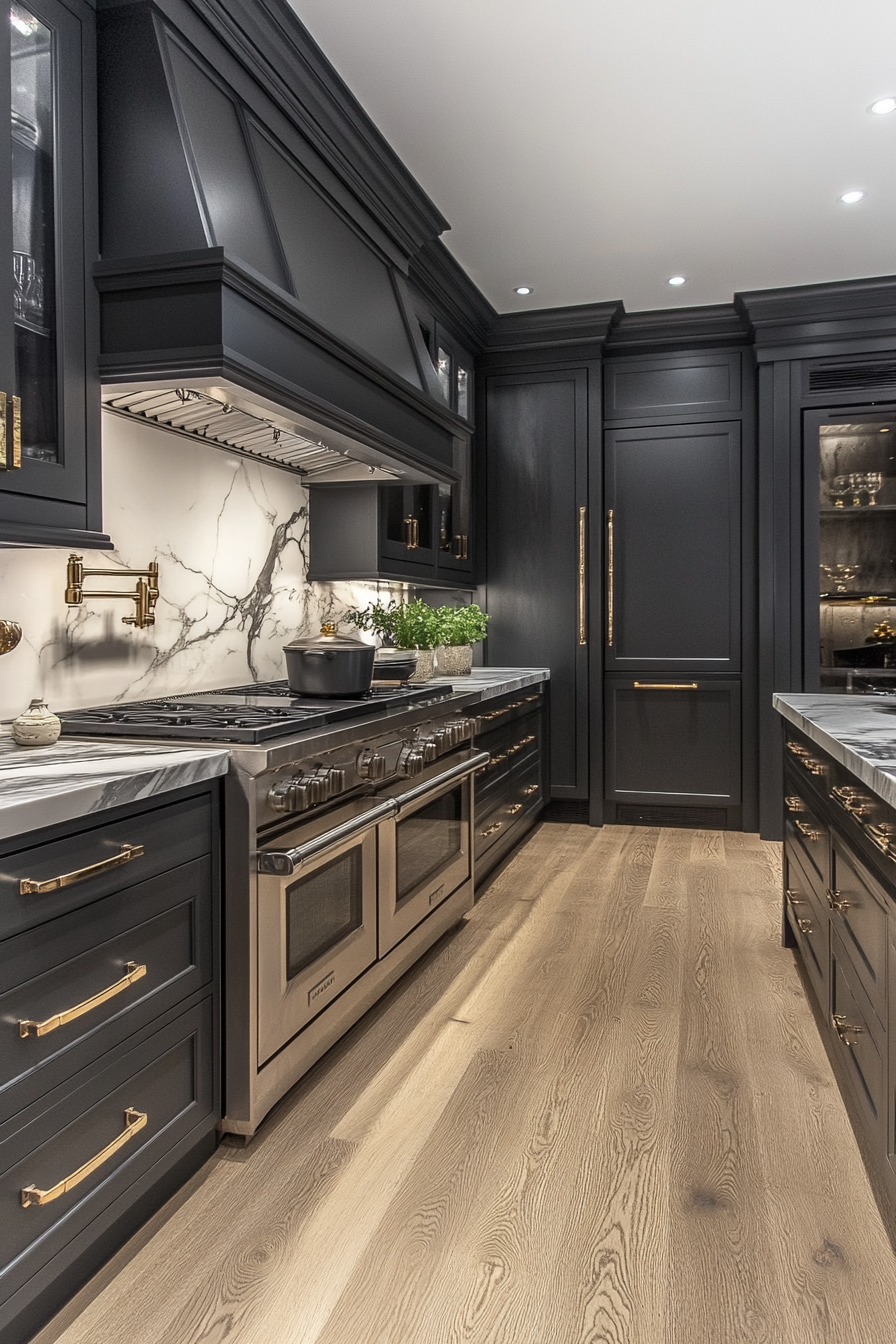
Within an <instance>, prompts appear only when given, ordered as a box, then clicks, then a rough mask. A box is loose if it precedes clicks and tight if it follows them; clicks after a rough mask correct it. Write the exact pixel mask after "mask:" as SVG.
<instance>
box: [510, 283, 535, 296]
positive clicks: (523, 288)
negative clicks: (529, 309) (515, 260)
mask: <svg viewBox="0 0 896 1344" xmlns="http://www.w3.org/2000/svg"><path fill="white" fill-rule="evenodd" d="M513 292H514V294H532V293H533V292H534V291H533V289H532V286H531V285H517V287H516V289H515V290H514V291H513Z"/></svg>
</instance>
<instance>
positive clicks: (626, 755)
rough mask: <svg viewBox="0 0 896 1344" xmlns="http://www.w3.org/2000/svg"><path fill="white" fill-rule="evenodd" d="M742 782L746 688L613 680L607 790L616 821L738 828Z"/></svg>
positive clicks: (698, 681) (700, 681)
mask: <svg viewBox="0 0 896 1344" xmlns="http://www.w3.org/2000/svg"><path fill="white" fill-rule="evenodd" d="M740 781H741V772H740V682H739V681H736V680H733V679H727V680H722V679H718V680H711V679H709V678H698V677H687V678H671V677H668V676H666V677H652V676H645V677H643V678H641V679H637V678H636V679H633V680H632V679H629V678H623V677H608V678H607V681H606V780H605V788H606V798H607V800H608V801H609V802H612V803H614V804H615V820H616V821H618V822H633V823H636V824H646V825H663V824H666V825H681V824H682V823H683V822H684V823H686V824H691V825H703V826H712V827H720V828H725V827H729V828H735V829H736V828H737V827H738V825H739V820H740V817H739V807H740V802H741V782H740ZM684 809H687V810H686V811H685V810H684Z"/></svg>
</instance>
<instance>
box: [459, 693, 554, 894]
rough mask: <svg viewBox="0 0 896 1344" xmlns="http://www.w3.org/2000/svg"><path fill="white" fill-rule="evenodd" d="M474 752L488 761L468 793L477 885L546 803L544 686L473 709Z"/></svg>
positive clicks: (478, 773)
mask: <svg viewBox="0 0 896 1344" xmlns="http://www.w3.org/2000/svg"><path fill="white" fill-rule="evenodd" d="M477 711H478V712H477V714H476V746H477V748H479V749H481V750H483V751H488V752H489V753H490V754H491V760H490V761H489V762H488V764H487V765H484V766H482V767H481V768H480V769H479V770H478V771H477V772H476V777H475V780H474V787H473V816H474V823H475V824H474V828H473V856H474V862H475V881H476V883H477V884H478V883H479V882H481V881H482V879H483V878H484V877H486V876H487V875H488V874H489V873H490V872H491V871H492V869H493V868H495V867H496V866H497V865H498V864H499V863H500V862H501V860H502V859H503V858H504V857H505V855H507V854H508V853H509V852H510V850H511V849H513V848H514V846H516V845H517V844H519V842H520V840H521V839H522V837H523V836H524V835H525V833H526V831H528V830H529V829H530V828H531V827H532V826H534V824H535V822H536V821H537V820H538V818H539V816H540V815H541V813H542V811H543V810H544V806H545V803H546V801H547V695H546V693H545V685H544V684H542V685H539V686H531V687H527V688H526V689H525V690H522V691H517V692H515V693H513V694H510V695H503V696H500V697H498V698H496V699H494V700H486V701H484V702H483V704H482V705H481V706H479V707H477Z"/></svg>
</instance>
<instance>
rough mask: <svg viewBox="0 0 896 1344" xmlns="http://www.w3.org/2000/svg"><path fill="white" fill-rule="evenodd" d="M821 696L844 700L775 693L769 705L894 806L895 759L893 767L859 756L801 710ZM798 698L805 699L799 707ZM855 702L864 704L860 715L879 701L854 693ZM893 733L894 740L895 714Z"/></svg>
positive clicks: (878, 795) (895, 794)
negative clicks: (855, 695)
mask: <svg viewBox="0 0 896 1344" xmlns="http://www.w3.org/2000/svg"><path fill="white" fill-rule="evenodd" d="M821 698H824V699H825V700H838V701H839V700H842V699H843V697H841V696H825V697H821V696H819V695H806V694H801V695H798V694H796V693H794V694H793V695H783V694H775V695H774V696H773V698H772V704H773V706H774V708H775V709H776V710H777V711H778V713H779V714H780V715H781V717H782V718H783V719H786V720H787V722H788V723H791V724H792V725H793V726H794V728H798V729H799V730H800V732H801V733H803V734H804V736H806V737H808V738H809V740H810V741H811V742H814V743H815V745H816V746H818V747H821V749H822V750H823V751H826V752H827V754H828V755H829V756H831V757H832V758H833V759H834V760H835V761H837V762H839V764H840V765H842V766H844V767H845V768H846V769H847V770H850V771H852V773H853V774H854V775H855V776H856V777H857V778H858V779H860V780H861V781H862V783H863V784H866V785H867V786H868V788H869V789H871V790H872V791H873V792H874V793H875V794H876V795H877V797H878V798H880V799H882V800H883V801H884V802H885V803H889V804H890V806H891V807H896V762H893V764H892V766H885V765H883V764H881V763H879V762H876V761H875V760H874V759H873V757H869V756H865V755H862V753H861V752H859V751H857V750H855V748H853V747H850V746H849V745H848V744H847V743H846V742H844V741H842V740H841V739H840V738H839V737H836V736H834V735H833V734H832V733H831V732H828V731H826V730H825V729H824V728H822V727H820V726H819V724H817V723H815V722H814V721H813V719H812V718H811V717H809V715H808V714H807V713H805V712H804V710H810V707H811V706H813V705H817V703H818V700H819V699H821ZM799 701H804V702H806V703H804V705H803V707H802V708H801V707H800V705H799V703H795V702H799ZM856 702H859V703H860V704H863V705H864V706H866V708H864V709H859V711H858V712H859V714H860V715H870V713H871V712H872V710H873V707H874V706H875V705H876V704H878V702H877V701H875V700H872V699H871V697H868V698H866V697H859V696H857V697H855V699H854V700H853V702H852V704H853V705H855V704H856ZM856 707H857V706H856ZM893 734H894V742H896V715H894V717H893Z"/></svg>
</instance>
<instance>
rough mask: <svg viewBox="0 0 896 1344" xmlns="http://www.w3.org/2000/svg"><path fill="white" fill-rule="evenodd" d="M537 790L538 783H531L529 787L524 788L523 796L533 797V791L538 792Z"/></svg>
mask: <svg viewBox="0 0 896 1344" xmlns="http://www.w3.org/2000/svg"><path fill="white" fill-rule="evenodd" d="M537 792H538V785H537V784H530V785H529V787H528V788H527V789H523V797H524V798H531V797H532V795H533V793H537Z"/></svg>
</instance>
